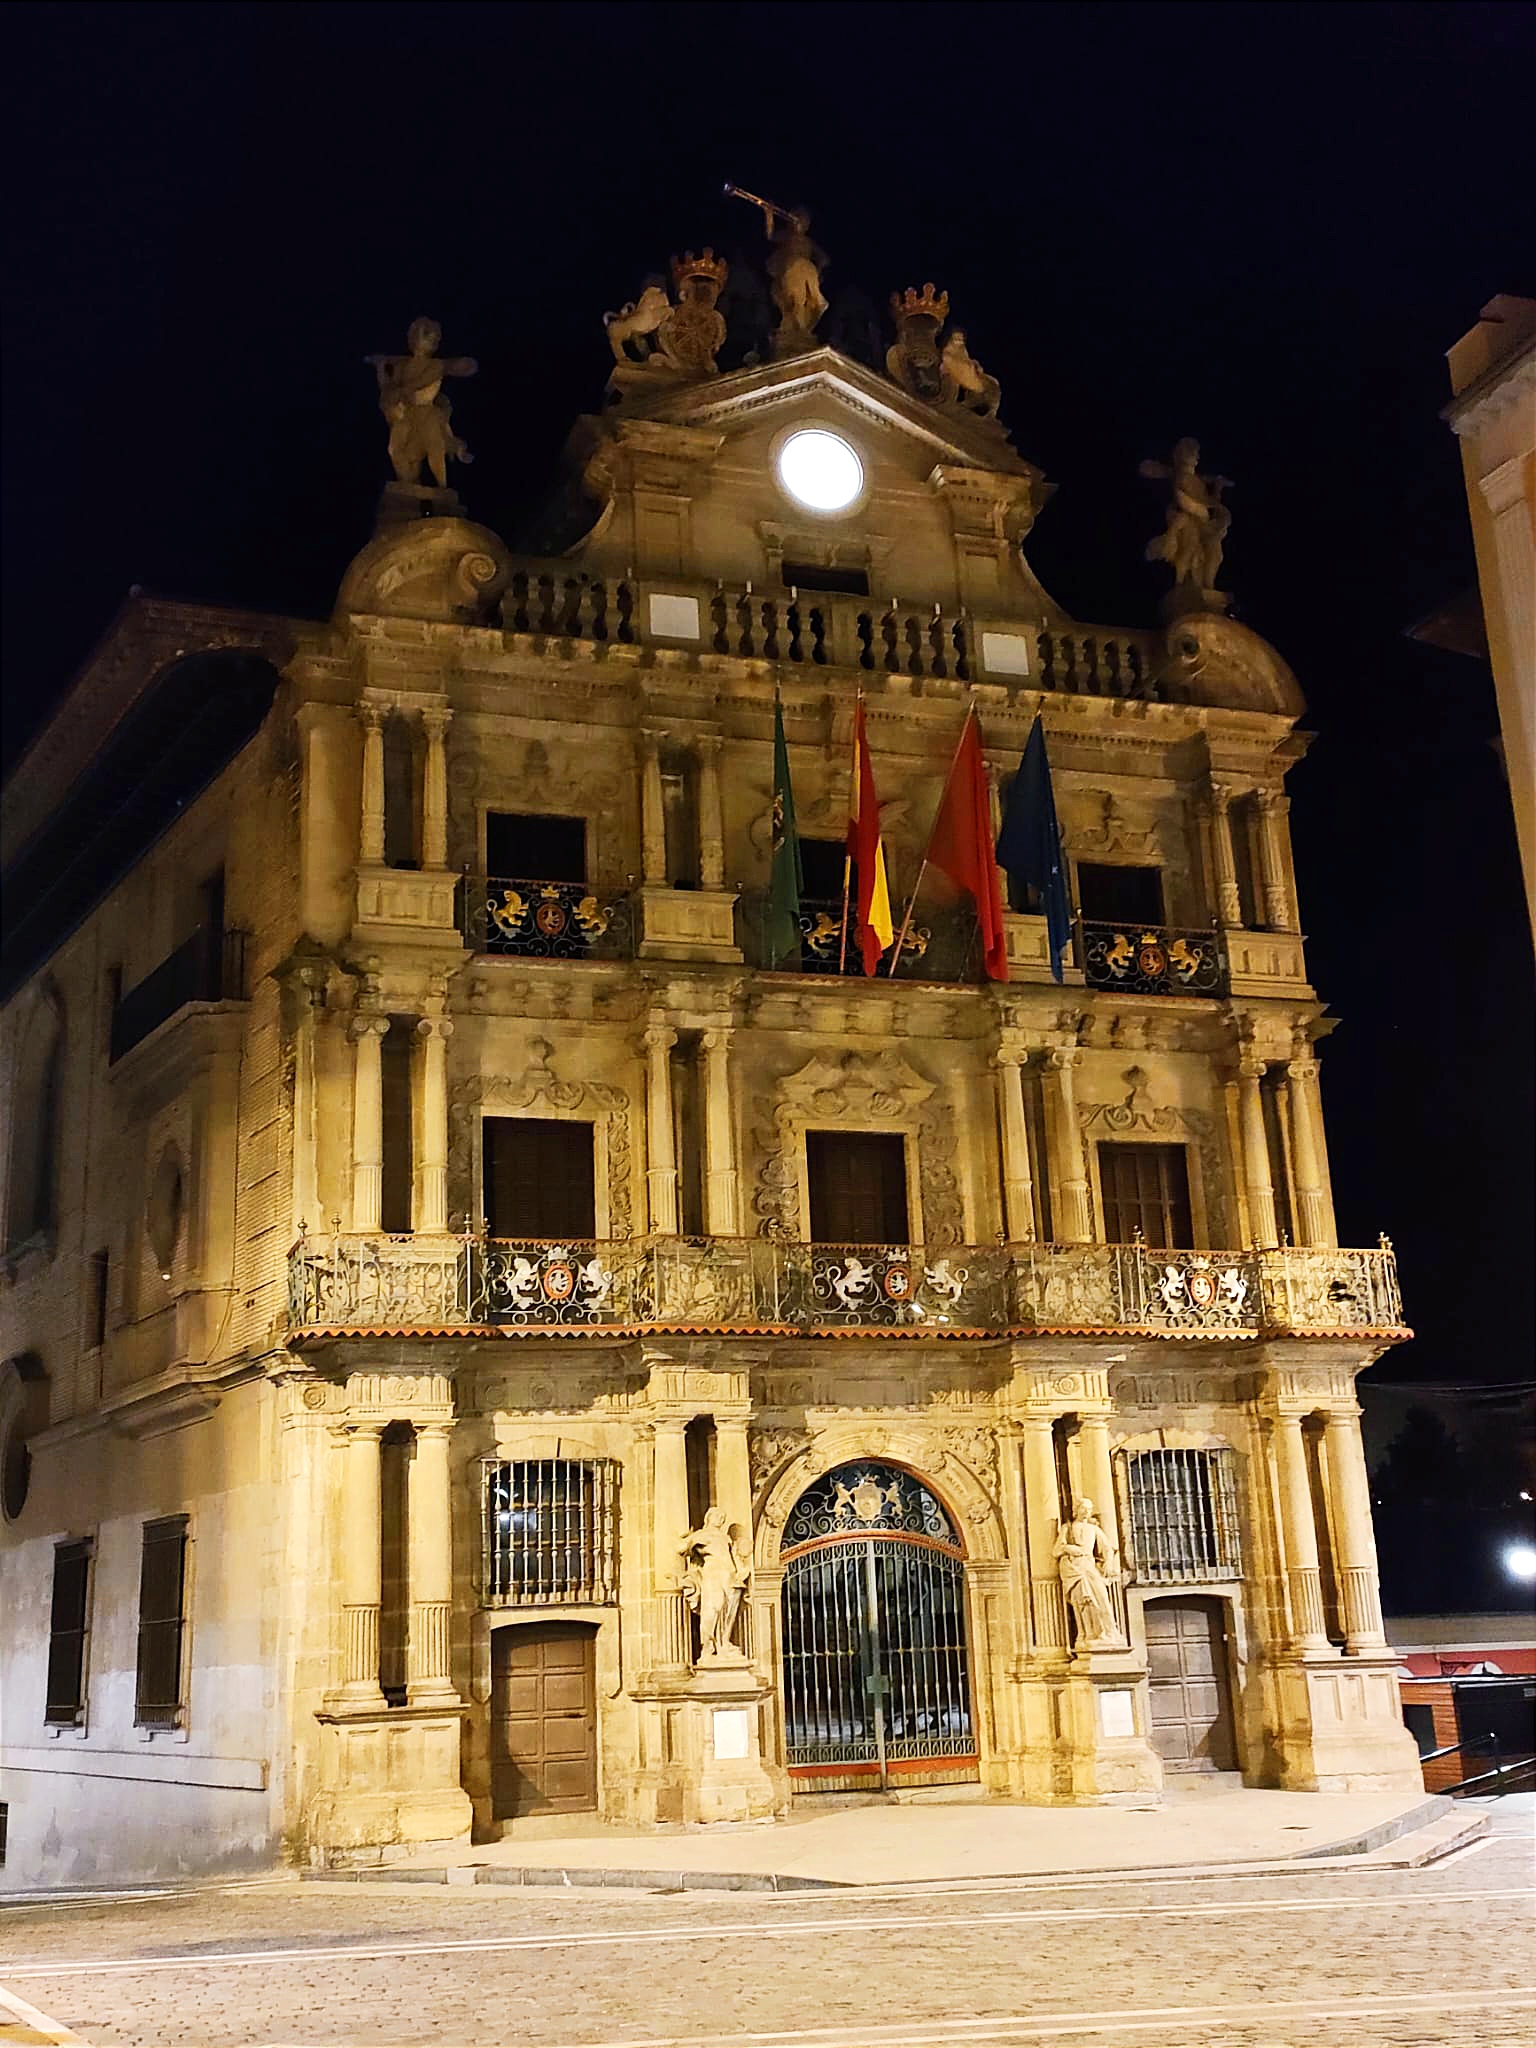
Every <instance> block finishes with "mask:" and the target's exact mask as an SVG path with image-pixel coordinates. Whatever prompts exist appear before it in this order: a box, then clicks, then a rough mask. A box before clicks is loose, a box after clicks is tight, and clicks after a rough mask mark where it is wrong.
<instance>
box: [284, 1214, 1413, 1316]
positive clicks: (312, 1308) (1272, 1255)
mask: <svg viewBox="0 0 1536 2048" xmlns="http://www.w3.org/2000/svg"><path fill="white" fill-rule="evenodd" d="M288 1321H289V1327H290V1329H291V1330H292V1331H295V1332H305V1331H307V1332H316V1331H331V1332H345V1331H349V1330H400V1331H405V1330H410V1331H425V1332H435V1333H440V1334H443V1335H449V1334H452V1333H453V1332H455V1331H473V1330H486V1331H491V1330H499V1331H502V1332H508V1333H510V1332H512V1331H515V1330H528V1331H562V1332H572V1333H574V1332H579V1331H582V1330H591V1331H594V1332H608V1333H612V1332H614V1331H617V1330H629V1331H635V1330H647V1329H670V1330H690V1331H693V1330H697V1331H737V1332H742V1331H759V1332H763V1333H767V1334H773V1333H778V1332H783V1333H786V1334H789V1333H795V1332H811V1333H815V1332H817V1331H847V1330H869V1331H885V1332H887V1333H892V1332H896V1331H903V1332H907V1333H910V1334H925V1335H932V1336H940V1337H942V1336H970V1337H985V1336H1002V1335H1005V1334H1028V1332H1030V1331H1031V1330H1040V1331H1045V1330H1051V1331H1066V1332H1078V1331H1082V1332H1091V1331H1097V1330H1107V1331H1131V1330H1145V1331H1155V1332H1159V1333H1166V1334H1168V1335H1177V1334H1189V1335H1194V1336H1200V1337H1220V1336H1222V1335H1231V1336H1254V1335H1259V1334H1262V1333H1264V1332H1266V1331H1280V1332H1299V1333H1301V1334H1320V1333H1324V1332H1335V1331H1357V1330H1400V1329H1402V1327H1403V1309H1402V1300H1401V1297H1400V1295H1399V1292H1398V1285H1397V1265H1396V1261H1395V1259H1394V1257H1393V1253H1392V1248H1391V1246H1390V1245H1389V1244H1387V1243H1386V1242H1385V1240H1383V1242H1382V1244H1381V1246H1380V1248H1379V1249H1377V1250H1374V1251H1350V1250H1345V1251H1336V1250H1324V1249H1310V1248H1292V1247H1290V1246H1283V1247H1281V1248H1279V1249H1277V1250H1270V1251H1248V1252H1227V1251H1158V1250H1153V1249H1151V1248H1150V1247H1148V1246H1145V1245H1114V1244H1089V1245H1020V1244H1015V1245H948V1246H943V1247H934V1248H926V1247H922V1246H918V1245H830V1244H787V1243H781V1242H778V1241H776V1240H773V1239H770V1238H760V1237H723V1238H708V1237H700V1238H691V1237H652V1238H626V1239H619V1240H610V1241H607V1242H597V1241H593V1240H587V1241H584V1242H578V1241H576V1240H572V1239H569V1238H567V1239H562V1240H558V1241H556V1240H554V1239H535V1238H524V1239H504V1238H483V1237H414V1236H410V1237H383V1236H334V1237H328V1238H310V1237H307V1236H306V1237H302V1238H300V1240H299V1242H298V1243H297V1244H296V1245H295V1246H294V1248H293V1251H292V1253H291V1255H290V1259H289V1307H288Z"/></svg>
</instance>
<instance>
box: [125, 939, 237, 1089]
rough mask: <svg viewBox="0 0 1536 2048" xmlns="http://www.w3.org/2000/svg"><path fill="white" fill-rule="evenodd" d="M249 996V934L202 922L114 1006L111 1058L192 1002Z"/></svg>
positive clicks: (226, 1001) (126, 1050)
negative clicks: (247, 977) (247, 961)
mask: <svg viewBox="0 0 1536 2048" xmlns="http://www.w3.org/2000/svg"><path fill="white" fill-rule="evenodd" d="M244 994H245V933H244V932H241V931H225V930H224V929H223V928H222V927H220V926H217V925H199V926H198V928H197V930H196V931H194V932H193V934H192V936H191V937H190V938H189V939H186V940H185V941H184V942H183V943H182V944H181V945H179V946H178V947H177V948H176V950H175V952H174V953H170V954H167V956H166V958H165V959H164V960H162V961H161V962H160V965H159V966H158V967H157V968H155V969H154V971H153V972H152V973H150V974H146V975H145V977H144V979H143V980H142V981H141V982H139V983H138V984H137V985H136V986H135V987H133V988H131V989H129V990H128V991H127V993H126V994H125V995H123V996H120V997H119V998H118V1001H117V1002H116V1003H115V1004H114V1005H113V1009H112V1035H111V1043H110V1053H109V1058H110V1059H111V1060H113V1061H116V1060H120V1059H121V1058H122V1057H123V1055H124V1053H128V1052H132V1050H133V1048H134V1047H135V1046H136V1045H138V1044H140V1043H141V1042H142V1040H144V1039H146V1038H148V1036H149V1034H150V1033H151V1031H155V1030H158V1029H159V1027H160V1026H161V1025H162V1024H163V1023H164V1022H165V1021H166V1019H167V1018H168V1017H174V1016H175V1014H176V1012H177V1011H178V1010H184V1009H185V1008H186V1006H187V1005H188V1003H219V1002H224V1003H233V1002H239V1001H240V1000H241V999H242V998H243V996H244Z"/></svg>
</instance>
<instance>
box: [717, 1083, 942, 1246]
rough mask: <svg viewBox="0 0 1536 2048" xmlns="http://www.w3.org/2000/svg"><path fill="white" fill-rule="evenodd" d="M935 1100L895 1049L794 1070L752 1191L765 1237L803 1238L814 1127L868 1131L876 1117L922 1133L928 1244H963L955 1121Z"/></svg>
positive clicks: (759, 1137)
mask: <svg viewBox="0 0 1536 2048" xmlns="http://www.w3.org/2000/svg"><path fill="white" fill-rule="evenodd" d="M933 1098H934V1085H933V1083H932V1082H931V1081H928V1080H925V1079H924V1078H923V1076H922V1075H921V1074H919V1073H918V1072H917V1071H916V1069H915V1068H914V1067H912V1066H910V1065H909V1064H908V1063H907V1062H906V1061H905V1060H904V1059H902V1058H901V1057H900V1056H899V1055H898V1054H896V1053H892V1052H886V1053H880V1054H876V1055H874V1056H873V1057H868V1056H865V1055H863V1054H860V1053H856V1052H846V1053H843V1054H842V1055H840V1056H837V1057H829V1056H828V1055H827V1054H824V1053H818V1054H817V1055H816V1056H815V1057H814V1058H813V1059H811V1060H808V1061H807V1062H806V1064H805V1065H804V1066H803V1067H801V1068H800V1069H799V1070H798V1071H797V1072H796V1073H793V1074H790V1075H788V1076H786V1078H785V1079H784V1080H783V1081H782V1082H781V1083H780V1084H779V1094H778V1101H777V1103H776V1104H775V1106H774V1110H773V1121H772V1123H771V1124H765V1125H762V1126H760V1127H759V1129H758V1130H757V1132H756V1133H755V1137H756V1143H757V1150H758V1156H759V1159H760V1160H761V1165H760V1166H759V1168H758V1176H757V1187H756V1189H755V1190H754V1192H753V1196H752V1208H753V1211H754V1213H755V1215H756V1216H757V1219H758V1222H757V1234H758V1236H759V1237H771V1238H777V1239H779V1240H781V1241H787V1242H795V1241H798V1240H799V1239H800V1237H801V1216H800V1165H801V1154H802V1151H803V1149H804V1137H805V1132H806V1131H807V1130H808V1129H811V1128H820V1127H823V1126H825V1125H828V1124H831V1125H838V1124H846V1125H848V1126H849V1127H850V1128H853V1129H863V1128H867V1127H868V1126H869V1125H870V1124H871V1123H872V1122H873V1123H883V1124H886V1125H890V1124H896V1125H898V1126H899V1127H900V1128H901V1129H903V1130H904V1131H906V1132H909V1133H912V1134H914V1135H915V1136H916V1137H917V1141H918V1177H919V1188H920V1191H921V1195H922V1211H923V1242H924V1243H925V1244H926V1245H929V1246H932V1247H938V1246H940V1245H950V1244H959V1243H961V1242H962V1241H963V1239H964V1235H965V1216H964V1210H963V1207H962V1204H961V1200H960V1184H959V1181H958V1180H957V1179H956V1177H955V1170H954V1156H955V1133H954V1124H953V1120H952V1118H950V1117H949V1116H948V1115H947V1114H946V1113H945V1110H944V1108H943V1106H942V1104H940V1103H938V1102H936V1101H935V1100H934V1099H933Z"/></svg>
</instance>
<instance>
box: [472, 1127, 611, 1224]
mask: <svg viewBox="0 0 1536 2048" xmlns="http://www.w3.org/2000/svg"><path fill="white" fill-rule="evenodd" d="M483 1139H484V1148H485V1149H484V1166H485V1181H484V1186H485V1225H486V1229H487V1231H488V1232H489V1233H490V1235H491V1236H492V1237H514V1238H515V1237H539V1238H561V1239H569V1238H576V1239H590V1238H592V1237H594V1236H595V1235H596V1232H597V1193H596V1183H595V1178H594V1159H593V1151H594V1146H593V1130H592V1125H591V1124H589V1123H579V1122H576V1121H575V1120H573V1119H570V1118H565V1117H537V1116H488V1117H487V1118H486V1119H485V1123H484V1125H483Z"/></svg>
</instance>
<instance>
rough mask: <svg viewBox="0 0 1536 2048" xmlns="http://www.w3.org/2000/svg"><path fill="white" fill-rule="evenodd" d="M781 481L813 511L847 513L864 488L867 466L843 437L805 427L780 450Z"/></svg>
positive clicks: (799, 501) (822, 428) (821, 429)
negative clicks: (865, 468)
mask: <svg viewBox="0 0 1536 2048" xmlns="http://www.w3.org/2000/svg"><path fill="white" fill-rule="evenodd" d="M778 470H779V482H780V483H781V484H782V485H783V487H784V489H785V490H786V491H787V492H788V493H789V495H790V496H791V497H792V498H793V499H794V501H795V503H796V504H797V505H804V506H805V507H806V509H807V510H808V511H811V512H846V511H847V509H848V507H849V506H850V505H851V504H853V503H854V501H855V500H856V499H857V498H858V497H859V495H860V493H861V492H862V491H863V489H864V465H863V463H862V462H860V460H859V458H858V456H857V455H855V453H854V452H853V450H852V449H851V448H850V447H849V445H848V443H847V442H846V441H845V440H844V439H843V438H842V436H841V435H840V434H829V433H828V432H827V430H826V429H825V428H824V427H802V428H801V430H800V431H799V432H798V433H796V434H791V435H790V436H789V438H788V440H787V441H785V443H784V444H783V446H782V447H781V448H780V450H779V455H778Z"/></svg>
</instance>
